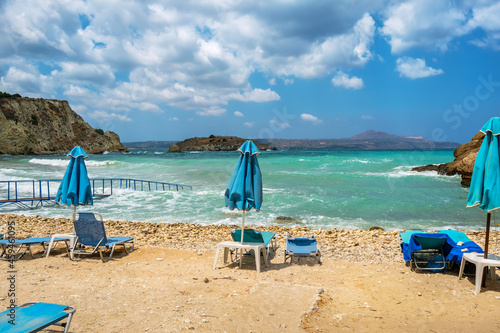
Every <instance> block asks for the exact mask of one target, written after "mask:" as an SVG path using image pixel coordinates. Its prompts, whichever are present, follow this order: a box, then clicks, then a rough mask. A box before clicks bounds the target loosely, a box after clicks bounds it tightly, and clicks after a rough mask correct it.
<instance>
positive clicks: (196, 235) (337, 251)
mask: <svg viewBox="0 0 500 333" xmlns="http://www.w3.org/2000/svg"><path fill="white" fill-rule="evenodd" d="M103 218H104V217H103ZM12 220H14V221H16V238H30V237H46V236H51V235H53V234H57V233H70V232H72V229H73V224H72V219H69V218H64V217H59V218H48V217H42V216H39V215H36V216H25V215H22V214H21V215H18V214H0V226H2V225H7V222H8V221H12ZM104 225H105V228H106V234H107V235H108V237H115V236H128V237H134V238H135V239H136V246H138V247H152V248H172V249H182V250H190V251H194V252H199V253H215V250H216V246H217V243H219V242H222V241H228V240H231V237H230V230H231V229H234V228H240V227H241V226H239V225H223V224H211V225H198V224H191V223H163V222H160V223H153V222H129V221H120V220H104ZM246 228H254V229H256V230H261V231H264V230H265V231H271V232H274V233H276V236H277V244H278V248H279V249H280V250H279V251H277V254H276V256H277V257H278V258H283V253H282V252H283V251H284V250H283V249H284V246H285V237H286V234H287V233H288V234H290V235H293V236H296V237H310V236H312V234H315V236H316V238H317V240H318V247H319V249H320V251H321V255H322V258H328V259H332V260H345V261H351V262H370V263H375V264H382V263H384V262H400V263H403V262H404V261H403V255H402V253H401V251H400V245H399V238H398V234H399V233H400V232H401V231H402V230H387V231H386V230H380V229H376V230H372V231H370V230H359V229H352V230H351V229H335V228H334V229H328V230H324V229H321V228H308V227H303V226H301V227H284V226H269V227H262V226H257V227H255V226H251V225H247V226H246ZM460 231H463V232H465V233H466V234H467V236H468V237H469V238H470V239H471V240H472V241H474V242H476V243H477V244H478V245H479V246H481V247H484V241H485V231H484V230H481V231H472V230H460ZM499 238H500V232H498V231H495V230H490V245H491V244H494V243H495V241H496V240H497V239H499ZM498 247H499V250H500V244H498ZM499 252H500V251H499Z"/></svg>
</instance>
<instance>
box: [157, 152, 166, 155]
mask: <svg viewBox="0 0 500 333" xmlns="http://www.w3.org/2000/svg"><path fill="white" fill-rule="evenodd" d="M163 154H165V152H164V151H155V155H163Z"/></svg>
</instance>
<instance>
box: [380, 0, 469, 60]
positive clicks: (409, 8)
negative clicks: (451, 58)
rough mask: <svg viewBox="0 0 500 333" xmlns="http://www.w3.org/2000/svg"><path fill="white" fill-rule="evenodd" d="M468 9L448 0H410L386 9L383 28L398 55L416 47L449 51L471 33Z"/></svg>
mask: <svg viewBox="0 0 500 333" xmlns="http://www.w3.org/2000/svg"><path fill="white" fill-rule="evenodd" d="M469 10H470V8H466V7H465V6H464V7H460V5H456V6H453V5H451V4H450V3H449V2H447V1H434V0H410V1H407V2H404V3H398V4H396V5H394V6H390V7H389V8H387V9H386V10H384V11H383V13H382V16H383V17H384V22H383V27H382V28H381V29H380V31H381V32H382V35H384V36H386V37H387V40H388V41H389V44H390V45H391V50H392V53H395V54H399V53H402V52H405V51H407V50H410V49H413V48H420V49H429V50H434V49H439V50H441V51H446V50H447V49H448V45H449V43H450V42H451V41H452V40H453V39H454V38H456V37H460V36H463V35H465V34H467V33H468V32H470V30H471V28H470V27H469V25H468V24H467V22H468V14H467V13H468V11H469Z"/></svg>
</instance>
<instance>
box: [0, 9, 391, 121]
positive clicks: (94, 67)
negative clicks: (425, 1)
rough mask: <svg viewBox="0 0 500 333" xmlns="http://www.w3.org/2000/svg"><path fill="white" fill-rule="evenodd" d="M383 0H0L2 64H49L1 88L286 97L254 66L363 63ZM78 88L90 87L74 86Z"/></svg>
mask: <svg viewBox="0 0 500 333" xmlns="http://www.w3.org/2000/svg"><path fill="white" fill-rule="evenodd" d="M382 4H383V1H382V0H377V1H368V0H360V1H359V3H358V4H356V5H351V6H349V10H345V5H344V4H343V3H337V2H328V1H320V2H317V3H316V2H315V3H304V2H290V3H287V4H286V5H284V4H283V3H281V2H274V1H270V2H257V3H255V4H253V5H252V6H249V5H248V4H247V3H245V2H241V3H233V4H231V6H225V5H222V4H219V3H211V2H202V3H196V5H193V4H192V3H190V2H187V3H185V4H184V3H183V4H179V3H175V5H173V4H169V3H157V4H148V3H145V2H142V1H137V0H131V1H127V2H125V3H118V2H117V1H107V2H106V3H102V2H100V1H97V0H86V1H83V0H75V1H65V0H63V1H57V2H55V1H49V2H47V1H43V0H32V1H30V6H28V7H29V8H28V7H26V6H25V5H24V4H22V3H19V2H15V1H8V2H5V3H2V5H1V6H2V11H0V45H2V48H1V49H0V60H1V61H2V65H3V66H4V68H5V71H6V72H7V71H8V70H9V69H17V72H19V70H20V69H19V67H16V66H15V65H14V64H15V62H16V59H26V62H27V63H29V62H31V63H33V64H37V65H40V66H41V67H43V68H44V69H47V68H51V70H50V71H48V72H45V71H44V72H43V73H42V72H39V73H31V75H32V77H30V78H29V79H28V80H24V81H23V80H21V79H17V80H15V79H14V78H13V77H12V76H11V77H7V76H3V77H0V79H1V80H3V81H2V87H10V88H11V89H13V90H15V91H16V92H27V93H30V95H40V96H45V97H52V96H49V94H53V92H55V91H62V93H61V96H59V97H61V98H67V99H69V100H70V103H73V102H74V103H79V104H87V107H88V108H89V109H95V108H96V107H98V108H99V109H103V110H108V111H115V110H120V111H125V110H126V111H129V112H138V111H146V112H160V110H161V108H160V107H159V105H167V106H171V107H175V108H180V109H183V110H192V111H196V112H197V113H198V114H217V113H221V111H220V110H221V109H222V108H224V107H225V106H226V105H227V104H228V103H229V102H231V101H239V102H244V103H248V102H252V103H266V102H270V101H278V100H280V96H279V95H278V93H277V92H275V91H272V90H271V89H269V88H265V87H262V88H256V87H252V84H251V81H250V78H251V76H252V75H253V74H255V73H261V74H264V75H265V77H269V78H270V79H269V84H270V85H274V84H276V80H277V79H283V81H284V83H285V84H292V83H293V82H294V79H296V78H321V77H325V76H327V75H329V73H332V72H334V71H335V70H336V67H337V66H344V67H358V66H363V65H364V64H365V63H366V62H368V61H369V60H370V59H371V57H372V55H371V51H370V47H371V45H372V43H373V38H374V33H375V22H374V20H373V18H372V17H371V16H370V15H369V14H367V13H368V12H376V11H377V10H379V9H380V8H381V6H382ZM13 55H15V56H13ZM24 73H27V72H24ZM18 77H19V78H21V77H22V76H18ZM48 84H50V85H51V87H49V86H48ZM51 88H52V89H51ZM78 89H80V91H87V92H89V93H91V96H92V98H87V100H85V99H84V98H83V96H82V95H78V94H74V93H75V92H76V91H77V90H78ZM65 92H70V93H72V95H66V94H65ZM73 98H75V99H74V100H73ZM145 103H146V104H145ZM147 103H149V104H147ZM214 110H219V111H214Z"/></svg>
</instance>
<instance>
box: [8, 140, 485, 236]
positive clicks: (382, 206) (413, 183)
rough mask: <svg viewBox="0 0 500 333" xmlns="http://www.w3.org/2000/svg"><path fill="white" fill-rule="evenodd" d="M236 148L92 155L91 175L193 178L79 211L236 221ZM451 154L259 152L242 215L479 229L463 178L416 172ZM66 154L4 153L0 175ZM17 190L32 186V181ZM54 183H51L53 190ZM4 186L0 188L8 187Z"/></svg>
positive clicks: (32, 170)
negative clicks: (259, 185) (256, 184)
mask: <svg viewBox="0 0 500 333" xmlns="http://www.w3.org/2000/svg"><path fill="white" fill-rule="evenodd" d="M238 157H239V153H238V152H236V151H234V152H191V153H189V152H186V153H181V154H172V153H167V152H164V151H137V150H136V151H133V152H131V153H127V154H115V153H109V154H104V155H90V156H89V157H88V158H87V159H86V165H87V168H88V172H89V176H90V177H91V178H104V177H109V178H111V177H115V178H134V179H144V180H154V181H161V182H169V183H179V184H186V185H192V186H193V189H192V190H183V191H179V192H176V191H171V192H136V191H132V190H125V189H122V190H116V189H115V190H114V194H113V195H112V196H110V197H106V198H98V199H95V200H94V206H93V207H84V208H82V210H90V211H92V210H93V211H97V212H100V213H101V214H102V215H103V216H104V218H105V219H117V220H129V221H151V222H189V223H198V224H238V223H240V221H241V213H240V212H237V211H229V210H228V209H227V208H225V207H224V197H223V193H224V190H225V187H226V185H227V183H228V181H229V178H230V176H231V174H232V171H233V169H234V166H235V165H236V162H237V160H238ZM452 160H453V151H416V150H414V151H302V150H300V151H299V150H295V151H293V150H290V151H264V152H262V153H261V154H260V155H259V163H260V166H261V170H262V177H263V185H264V203H263V205H262V209H261V210H260V211H259V212H256V211H251V212H249V213H248V214H247V219H246V224H247V225H270V224H271V223H272V221H274V220H275V218H276V217H278V216H289V217H293V218H295V219H298V220H300V221H301V223H300V225H302V226H308V227H322V228H325V229H331V228H347V229H355V228H357V229H367V228H370V227H372V226H380V227H383V228H385V229H407V228H424V229H428V228H430V229H437V228H448V227H450V228H461V229H481V228H484V223H485V222H484V221H485V214H484V213H483V212H481V211H480V210H479V209H477V208H466V207H465V206H466V199H467V193H468V189H466V188H463V187H461V186H460V177H459V176H455V177H447V176H440V175H437V173H435V172H423V173H416V172H411V171H410V169H411V168H412V167H414V166H419V165H425V164H431V163H435V164H438V163H445V162H450V161H452ZM67 164H68V158H67V157H66V156H64V155H56V156H54V155H52V156H5V155H3V156H0V180H15V179H37V180H39V179H61V178H62V177H63V175H64V172H65V169H66V166H67ZM21 190H25V191H27V192H29V191H30V186H27V188H24V189H22V188H21ZM56 190H57V188H54V189H53V195H55V192H56ZM3 192H5V186H4V187H3V188H2V187H1V186H0V194H1V195H2V197H4V196H5V194H4V193H3ZM12 212H13V213H17V214H25V215H41V216H47V217H59V216H63V217H70V216H71V214H72V212H73V208H72V207H71V208H69V207H66V206H56V205H44V207H43V208H37V209H34V210H27V209H19V208H16V207H15V206H10V207H7V208H0V213H12Z"/></svg>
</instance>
